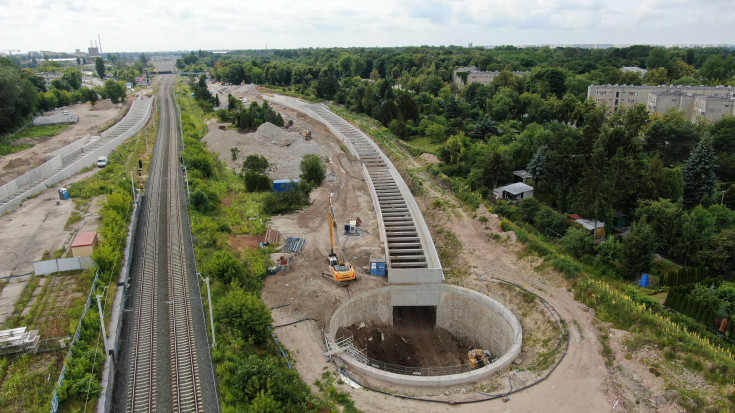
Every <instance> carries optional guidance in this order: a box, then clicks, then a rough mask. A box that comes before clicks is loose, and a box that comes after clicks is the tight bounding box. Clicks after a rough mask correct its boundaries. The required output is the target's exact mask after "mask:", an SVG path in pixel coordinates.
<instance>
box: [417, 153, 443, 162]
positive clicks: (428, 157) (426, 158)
mask: <svg viewBox="0 0 735 413" xmlns="http://www.w3.org/2000/svg"><path fill="white" fill-rule="evenodd" d="M420 158H421V160H422V161H423V162H424V163H427V164H438V163H441V161H440V160H439V158H437V157H436V155H434V154H433V153H426V152H424V153H422V154H421V156H420Z"/></svg>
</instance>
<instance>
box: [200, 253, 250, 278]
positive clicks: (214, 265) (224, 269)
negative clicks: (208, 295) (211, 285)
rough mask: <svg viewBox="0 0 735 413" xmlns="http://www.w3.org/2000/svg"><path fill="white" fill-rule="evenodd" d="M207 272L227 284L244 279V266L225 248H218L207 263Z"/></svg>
mask: <svg viewBox="0 0 735 413" xmlns="http://www.w3.org/2000/svg"><path fill="white" fill-rule="evenodd" d="M207 273H208V274H209V275H211V276H212V277H213V278H214V279H216V280H220V281H222V282H223V283H224V284H226V285H229V284H230V283H231V282H233V281H238V282H242V281H243V280H245V275H246V268H245V266H244V265H242V263H241V262H240V261H239V260H238V259H237V258H236V257H235V256H234V255H232V253H230V252H229V251H227V250H218V251H217V252H215V253H214V256H213V257H212V259H211V260H210V261H209V264H208V265H207Z"/></svg>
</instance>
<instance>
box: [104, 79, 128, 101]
mask: <svg viewBox="0 0 735 413" xmlns="http://www.w3.org/2000/svg"><path fill="white" fill-rule="evenodd" d="M103 91H104V94H105V97H107V98H108V99H110V101H111V102H112V103H119V102H120V101H122V100H124V99H125V85H123V83H122V82H115V81H114V80H112V79H107V80H105V85H104V87H103Z"/></svg>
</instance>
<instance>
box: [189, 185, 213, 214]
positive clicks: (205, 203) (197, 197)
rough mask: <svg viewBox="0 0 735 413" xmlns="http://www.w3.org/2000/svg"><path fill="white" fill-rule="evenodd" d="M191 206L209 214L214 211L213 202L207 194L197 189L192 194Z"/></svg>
mask: <svg viewBox="0 0 735 413" xmlns="http://www.w3.org/2000/svg"><path fill="white" fill-rule="evenodd" d="M191 206H193V207H194V209H196V210H197V211H199V212H209V211H211V210H212V202H211V201H210V200H209V195H207V193H206V192H204V191H202V190H199V189H195V190H194V192H192V193H191Z"/></svg>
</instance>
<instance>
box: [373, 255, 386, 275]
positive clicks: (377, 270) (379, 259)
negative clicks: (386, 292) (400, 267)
mask: <svg viewBox="0 0 735 413" xmlns="http://www.w3.org/2000/svg"><path fill="white" fill-rule="evenodd" d="M386 268H387V265H386V263H385V256H383V255H373V256H370V275H377V276H378V277H385V276H386Z"/></svg>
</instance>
